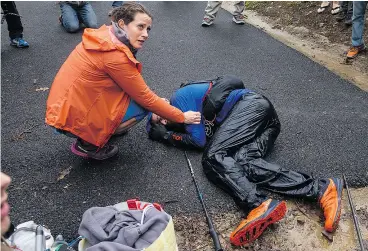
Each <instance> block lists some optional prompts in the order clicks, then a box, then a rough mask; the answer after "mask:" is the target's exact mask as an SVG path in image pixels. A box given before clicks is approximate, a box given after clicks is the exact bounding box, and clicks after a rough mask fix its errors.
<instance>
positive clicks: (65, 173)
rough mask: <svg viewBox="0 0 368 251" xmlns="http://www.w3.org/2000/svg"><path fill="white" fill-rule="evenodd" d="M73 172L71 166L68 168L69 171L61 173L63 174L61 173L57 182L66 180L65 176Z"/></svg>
mask: <svg viewBox="0 0 368 251" xmlns="http://www.w3.org/2000/svg"><path fill="white" fill-rule="evenodd" d="M71 170H72V167H71V166H70V167H68V168H67V169H65V170H63V171H61V172H60V173H59V177H58V178H57V180H56V181H59V180H62V179H64V178H65V176H67V175H68V174H69V173H70V171H71Z"/></svg>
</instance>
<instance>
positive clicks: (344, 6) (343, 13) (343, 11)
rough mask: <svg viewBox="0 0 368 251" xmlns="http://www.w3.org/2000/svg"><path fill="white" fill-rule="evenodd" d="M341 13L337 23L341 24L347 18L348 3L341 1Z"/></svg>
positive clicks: (337, 17)
mask: <svg viewBox="0 0 368 251" xmlns="http://www.w3.org/2000/svg"><path fill="white" fill-rule="evenodd" d="M340 10H341V11H340V12H339V14H338V15H337V16H336V21H338V22H340V21H343V20H344V19H345V17H346V13H347V10H348V1H341V2H340Z"/></svg>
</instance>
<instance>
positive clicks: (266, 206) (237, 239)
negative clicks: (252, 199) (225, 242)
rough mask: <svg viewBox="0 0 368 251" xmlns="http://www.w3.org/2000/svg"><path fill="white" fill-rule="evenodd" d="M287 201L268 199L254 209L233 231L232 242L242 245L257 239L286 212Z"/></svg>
mask: <svg viewBox="0 0 368 251" xmlns="http://www.w3.org/2000/svg"><path fill="white" fill-rule="evenodd" d="M286 211H287V209H286V203H285V201H278V200H272V199H268V200H266V201H265V202H263V203H262V204H261V205H260V206H259V207H257V208H255V209H253V210H252V211H251V212H250V213H249V214H248V216H247V218H246V219H244V220H242V221H241V222H240V224H239V226H238V227H237V228H236V229H235V230H234V231H233V232H232V233H231V235H230V242H231V243H232V244H234V245H235V246H242V245H245V244H248V243H251V242H252V241H254V240H256V239H257V238H258V237H259V236H260V235H261V234H262V233H263V231H264V230H265V229H266V228H267V227H268V225H270V224H272V223H275V222H277V221H279V220H281V219H282V218H284V216H285V214H286Z"/></svg>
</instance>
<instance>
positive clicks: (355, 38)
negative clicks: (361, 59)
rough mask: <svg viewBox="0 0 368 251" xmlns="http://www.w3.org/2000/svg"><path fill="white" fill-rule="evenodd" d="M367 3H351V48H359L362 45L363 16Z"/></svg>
mask: <svg viewBox="0 0 368 251" xmlns="http://www.w3.org/2000/svg"><path fill="white" fill-rule="evenodd" d="M367 3H368V2H357V1H354V2H353V17H352V20H353V29H352V35H351V44H352V45H353V46H360V45H363V44H364V41H363V32H364V19H365V18H364V15H365V9H366V8H367Z"/></svg>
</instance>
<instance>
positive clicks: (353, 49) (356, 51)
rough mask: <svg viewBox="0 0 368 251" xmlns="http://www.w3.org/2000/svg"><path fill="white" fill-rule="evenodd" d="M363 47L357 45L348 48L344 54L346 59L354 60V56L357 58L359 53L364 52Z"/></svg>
mask: <svg viewBox="0 0 368 251" xmlns="http://www.w3.org/2000/svg"><path fill="white" fill-rule="evenodd" d="M365 49H366V48H365V45H364V44H362V45H359V46H352V47H350V49H349V50H348V53H347V54H346V57H347V58H349V59H352V58H356V56H358V54H359V53H361V52H363V51H365Z"/></svg>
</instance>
